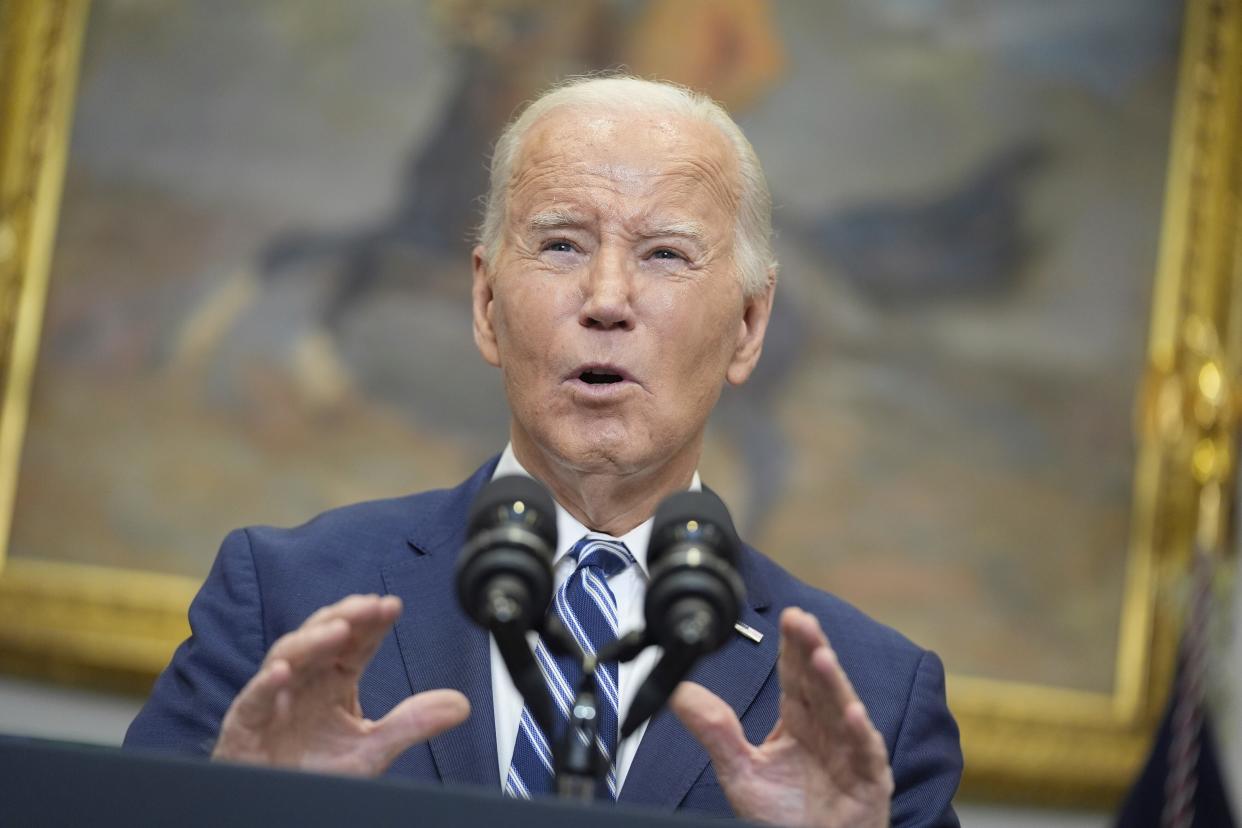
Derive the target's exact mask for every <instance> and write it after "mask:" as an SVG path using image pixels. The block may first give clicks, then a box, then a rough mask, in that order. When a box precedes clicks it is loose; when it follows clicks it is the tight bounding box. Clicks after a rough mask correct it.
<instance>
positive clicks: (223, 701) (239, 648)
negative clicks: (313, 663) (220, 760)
mask: <svg viewBox="0 0 1242 828" xmlns="http://www.w3.org/2000/svg"><path fill="white" fill-rule="evenodd" d="M262 613H263V610H262V601H261V597H260V590H259V580H258V574H257V571H256V569H255V565H254V557H253V553H252V550H251V546H250V536H249V534H248V533H247V532H246V531H245V530H237V531H235V532H233V533H231V534H230V535H229V536H228V537H227V538H225V540H224V543H223V544H222V545H221V547H220V552H219V554H218V555H217V556H216V560H215V563H214V564H213V565H212V568H211V572H210V574H208V576H207V580H206V582H205V583H204V584H203V587H202V589H200V590H199V592H198V595H196V596H195V598H194V601H193V603H191V604H190V637H189V638H188V639H186V640H185V641H184V642H183V643H182V644H181V646H180V647H178V648H177V651H176V653H174V654H173V658H172V661H171V662H170V663H169V665H168V667H166V668H165V669H164V672H163V673H162V674H161V675H160V677H159V679H157V680H156V682H155V687H154V689H153V690H152V691H151V696H150V698H149V699H147V703H146V704H145V705H144V706H143V708H142V710H141V711H139V713H138V717H137V718H136V719H134V721H133V723H132V724H131V725H130V726H129V731H128V732H127V733H126V734H125V746H126V747H137V748H147V749H152V750H161V751H167V752H174V753H181V754H190V755H203V756H206V755H208V754H210V753H211V750H212V747H213V746H214V744H215V739H216V736H217V734H218V733H219V730H220V722H221V720H222V719H223V718H224V714H225V712H226V711H227V710H228V708H229V705H230V704H232V702H233V698H234V697H235V696H236V695H237V693H238V692H239V691H240V690H241V688H242V687H243V686H245V684H246V682H248V681H249V680H250V678H251V677H252V676H253V675H254V674H255V673H256V672H258V669H259V665H260V663H262V661H263V654H264V653H265V652H266V650H267V642H266V641H265V636H264V632H263V615H262Z"/></svg>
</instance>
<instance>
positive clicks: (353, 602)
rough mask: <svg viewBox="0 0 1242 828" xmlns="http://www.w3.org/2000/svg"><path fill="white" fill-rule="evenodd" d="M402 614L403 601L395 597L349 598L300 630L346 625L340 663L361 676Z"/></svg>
mask: <svg viewBox="0 0 1242 828" xmlns="http://www.w3.org/2000/svg"><path fill="white" fill-rule="evenodd" d="M400 614H401V599H400V598H398V597H396V596H395V595H385V596H383V597H381V596H379V595H350V596H348V597H346V598H343V599H341V600H340V601H337V602H336V603H335V604H331V605H329V606H326V607H322V608H320V609H318V610H316V611H315V612H314V613H313V614H312V615H311V616H310V617H309V618H307V619H306V621H305V622H304V623H303V624H302V627H301V629H306V628H310V627H315V626H319V625H325V624H330V623H332V622H333V621H337V620H344V621H347V622H348V623H349V638H348V640H347V641H346V642H345V645H344V647H343V648H342V649H341V651H340V653H339V654H338V659H339V661H338V663H339V664H340V666H341V667H342V668H343V669H344V670H346V671H347V672H349V673H359V674H360V673H361V672H362V670H363V669H364V668H365V667H366V666H367V664H369V663H370V662H371V659H372V658H373V657H374V656H375V652H376V651H377V650H378V649H379V646H380V644H381V643H382V642H383V640H384V636H385V635H387V634H388V630H389V629H391V628H392V625H393V622H394V621H396V620H397V617H398V616H399V615H400Z"/></svg>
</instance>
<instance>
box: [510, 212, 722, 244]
mask: <svg viewBox="0 0 1242 828" xmlns="http://www.w3.org/2000/svg"><path fill="white" fill-rule="evenodd" d="M589 223H590V221H589V220H588V219H586V218H584V217H582V216H581V215H578V214H576V213H573V212H570V211H568V210H544V211H543V212H540V213H536V214H535V215H533V216H531V217H530V220H529V221H527V222H526V226H527V227H528V228H529V229H530V230H532V231H535V232H538V231H541V230H565V229H569V228H575V227H583V226H585V225H587V224H589ZM637 235H638V237H639V238H641V239H664V238H670V237H672V238H681V239H686V240H688V241H692V242H697V243H699V244H702V243H703V242H704V240H706V238H707V231H706V230H705V229H704V228H703V225H701V224H699V223H698V222H695V221H672V222H668V223H666V224H664V223H655V224H652V225H650V226H648V227H647V228H645V229H643V230H640V231H639V232H638V233H637Z"/></svg>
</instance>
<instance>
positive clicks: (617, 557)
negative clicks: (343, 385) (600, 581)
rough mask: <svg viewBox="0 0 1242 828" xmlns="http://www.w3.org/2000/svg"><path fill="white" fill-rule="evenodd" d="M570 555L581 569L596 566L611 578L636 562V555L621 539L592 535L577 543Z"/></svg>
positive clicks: (605, 575) (606, 576)
mask: <svg viewBox="0 0 1242 828" xmlns="http://www.w3.org/2000/svg"><path fill="white" fill-rule="evenodd" d="M569 556H570V557H571V558H573V559H574V562H575V563H577V564H578V569H579V570H581V569H585V568H587V567H594V568H596V569H599V570H600V571H602V572H603V573H604V577H605V578H611V577H612V576H613V575H616V574H617V573H618V572H620V571H621V570H623V569H625V568H626V567H627V566H629V565H630V564H632V563H634V556H633V555H631V554H630V550H629V549H627V548H626V546H625V544H624V543H622V542H621V541H619V540H615V539H613V538H598V537H591V536H590V535H587V536H586V537H585V538H583V539H582V540H580V541H578V542H577V543H575V544H574V548H573V549H571V550H569Z"/></svg>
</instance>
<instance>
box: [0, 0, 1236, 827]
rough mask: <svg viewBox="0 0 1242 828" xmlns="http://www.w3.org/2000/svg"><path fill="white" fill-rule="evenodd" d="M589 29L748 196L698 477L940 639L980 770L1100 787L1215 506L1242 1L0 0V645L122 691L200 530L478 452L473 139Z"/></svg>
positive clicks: (360, 494)
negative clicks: (732, 368) (725, 117)
mask: <svg viewBox="0 0 1242 828" xmlns="http://www.w3.org/2000/svg"><path fill="white" fill-rule="evenodd" d="M566 44H572V45H566ZM616 67H624V68H626V69H627V70H628V71H631V72H634V73H635V74H639V75H644V76H652V77H661V78H667V79H671V80H674V81H678V82H682V83H686V84H689V85H691V86H694V87H696V88H700V89H703V90H704V91H707V92H709V93H711V94H712V95H713V96H715V97H717V98H718V99H720V100H721V101H723V102H724V103H725V104H726V105H727V106H728V107H729V108H730V110H731V111H732V112H734V113H735V114H736V115H737V117H738V119H739V122H740V123H741V124H742V126H743V128H744V130H745V131H746V133H747V135H748V136H749V137H750V138H751V140H752V142H753V143H754V145H755V147H756V150H757V152H758V154H759V156H760V158H761V159H762V160H763V162H764V164H765V166H766V169H767V173H768V176H769V179H770V182H771V185H772V189H773V194H774V198H775V202H776V216H775V223H776V228H777V231H778V239H777V253H778V256H779V258H780V259H781V263H782V269H781V277H780V286H779V289H778V292H777V305H776V308H775V310H774V322H773V325H772V328H771V331H770V334H769V337H768V340H767V342H766V346H765V353H764V357H763V360H762V361H761V363H760V367H759V370H758V371H757V373H756V376H755V377H754V378H753V380H752V381H751V382H750V383H748V384H747V385H746V386H744V387H742V388H740V389H736V390H730V391H729V392H728V393H726V395H725V396H724V398H723V399H722V401H721V403H720V405H719V406H718V408H717V410H716V412H715V414H714V415H713V421H712V424H711V427H710V429H709V433H708V438H707V450H706V452H705V457H704V460H703V465H702V469H701V471H702V474H703V477H704V479H705V480H706V481H708V482H709V483H711V485H712V486H713V487H714V488H715V489H716V490H717V491H719V492H721V493H722V495H724V497H725V499H726V501H727V502H728V503H729V504H730V507H731V508H732V509H733V513H734V515H735V518H736V519H737V521H738V523H739V526H740V528H741V529H742V530H743V533H744V535H746V537H747V538H748V539H750V540H751V541H753V542H754V543H755V545H756V546H758V547H759V548H761V549H764V550H765V551H767V552H769V554H771V555H772V556H773V557H774V558H775V559H776V560H777V561H779V562H780V563H781V564H782V565H784V566H786V567H787V568H789V569H791V570H792V571H793V572H795V573H796V574H797V575H799V576H800V577H802V578H804V579H805V580H807V581H809V582H811V583H813V584H815V585H816V586H819V587H822V588H824V589H827V590H830V591H832V592H835V593H837V594H839V595H841V596H842V597H844V598H846V599H847V600H849V601H851V602H853V603H855V604H857V605H859V606H860V607H862V608H863V609H864V610H866V611H867V612H869V613H871V614H872V615H874V616H876V617H878V618H879V619H881V620H883V621H885V622H887V623H890V624H892V625H894V626H896V627H898V628H899V629H901V630H902V631H903V632H905V633H907V634H908V635H910V636H911V637H912V638H914V639H915V640H917V641H919V642H920V643H921V644H924V645H926V646H929V647H931V648H933V649H935V650H936V651H937V652H938V653H939V654H940V655H941V656H942V658H943V659H944V661H945V663H946V666H947V668H948V670H949V683H948V691H949V701H950V705H951V707H952V708H953V710H954V712H955V714H956V716H957V718H958V721H959V723H960V725H961V727H962V739H963V745H964V748H965V751H966V759H967V769H966V777H965V780H964V791H965V795H967V796H975V797H985V798H1004V799H1011V800H1012V799H1021V800H1028V801H1038V802H1043V803H1067V804H1068V803H1079V804H1083V803H1096V804H1104V803H1107V802H1110V801H1112V800H1113V799H1115V797H1116V796H1117V795H1118V794H1119V792H1120V791H1121V790H1122V788H1123V786H1124V785H1125V783H1126V781H1127V780H1128V779H1129V778H1130V777H1131V776H1132V774H1133V772H1134V771H1135V769H1136V768H1137V766H1138V763H1139V762H1140V760H1141V758H1142V756H1143V754H1144V752H1145V750H1146V745H1147V741H1148V739H1149V736H1150V733H1151V730H1152V728H1153V726H1154V723H1155V721H1156V720H1157V718H1158V715H1159V713H1160V711H1161V710H1162V706H1163V703H1164V700H1165V697H1166V694H1167V689H1168V686H1169V683H1170V680H1171V675H1172V666H1173V663H1174V657H1175V652H1176V641H1177V637H1178V627H1179V621H1178V619H1179V618H1180V606H1181V602H1182V601H1183V600H1184V599H1183V596H1184V594H1185V588H1184V587H1185V584H1184V582H1185V572H1186V561H1187V560H1188V559H1189V553H1190V551H1191V549H1192V546H1193V545H1194V544H1195V543H1198V545H1199V548H1201V549H1205V550H1208V551H1211V550H1218V549H1223V548H1224V547H1225V544H1226V542H1227V540H1228V537H1227V531H1226V527H1228V526H1229V525H1230V523H1229V515H1228V512H1229V509H1228V504H1230V503H1232V502H1233V501H1232V498H1233V494H1234V481H1235V468H1236V463H1235V447H1234V444H1233V439H1234V437H1233V434H1234V430H1235V429H1236V423H1237V420H1236V412H1237V408H1238V404H1239V392H1238V364H1239V358H1242V319H1240V318H1239V316H1240V315H1242V298H1240V290H1242V288H1240V284H1239V280H1240V279H1242V241H1240V239H1242V233H1240V232H1239V228H1240V227H1242V209H1240V207H1239V203H1238V193H1239V192H1240V191H1242V161H1240V160H1239V159H1240V157H1242V138H1240V137H1239V130H1242V116H1240V115H1239V113H1240V112H1242V0H1191V2H1189V3H1187V4H1186V6H1185V8H1184V9H1183V8H1181V7H1179V6H1178V5H1177V4H1160V3H1152V4H1145V5H1144V6H1142V7H1141V8H1138V7H1135V6H1134V4H1132V3H1130V2H1121V0H1089V2H1082V0H1074V1H1073V2H1070V1H1069V0H1064V2H1049V3H1041V4H1031V3H1025V2H1019V0H1014V2H1000V3H994V4H988V6H987V7H986V8H983V7H978V6H977V5H976V4H955V3H951V2H944V1H943V0H923V1H922V2H912V1H909V0H886V2H875V1H874V0H865V2H864V0H836V1H835V2H832V3H818V2H815V3H812V2H805V3H800V2H787V3H774V2H765V1H764V0H715V1H714V2H708V1H707V0H643V1H642V2H624V3H621V2H614V0H590V1H589V2H588V1H585V0H584V1H583V2H536V0H480V1H479V2H469V3H464V2H457V0H426V2H424V3H408V2H392V1H391V0H368V1H367V2H360V3H355V4H350V5H349V6H348V7H346V6H344V5H342V4H339V3H332V2H304V0H297V1H296V2H295V0H267V2H263V3H253V4H230V5H228V6H224V7H222V6H220V5H219V4H213V3H207V2H185V1H184V0H178V1H177V2H173V1H172V0H141V2H134V1H133V0H128V1H127V2H122V0H97V2H95V3H94V4H91V5H89V6H88V4H87V3H86V2H84V0H50V1H49V2H41V1H40V0H0V71H2V72H3V74H2V75H0V372H2V373H0V380H2V382H3V385H2V386H0V388H2V392H0V393H2V394H3V397H2V401H0V537H2V538H4V540H5V545H4V548H3V550H2V551H3V554H4V558H3V559H4V568H3V571H2V574H0V669H4V670H7V671H11V672H20V673H25V674H32V675H42V676H50V677H54V678H60V679H64V680H67V681H76V682H88V683H93V684H96V685H104V686H111V687H123V688H128V689H132V690H135V691H140V690H142V689H145V688H146V687H148V686H149V684H150V682H151V680H152V679H153V677H154V676H155V675H156V673H157V672H158V671H159V670H160V669H161V668H162V667H163V665H164V664H165V663H166V661H167V659H168V657H169V655H170V653H171V651H172V648H173V647H174V646H175V645H176V643H177V642H179V641H180V640H181V639H182V638H183V637H184V636H185V635H186V633H187V626H186V621H185V610H186V606H187V604H188V602H189V600H190V599H191V597H192V596H193V594H194V591H195V590H196V588H197V586H198V584H199V582H200V581H201V579H202V577H203V575H204V574H205V572H206V570H207V567H208V566H209V565H210V562H211V560H212V555H213V552H214V549H215V546H216V544H217V543H219V541H220V539H221V538H223V537H224V535H225V534H226V533H227V531H228V530H229V529H231V528H233V527H235V526H238V525H245V524H254V523H263V524H277V525H292V524H297V523H300V522H302V521H304V520H306V519H308V518H310V517H311V516H313V515H314V514H316V513H318V512H320V511H322V510H324V509H327V508H330V507H333V506H337V505H341V504H344V503H347V502H351V501H357V500H364V499H368V498H373V497H384V496H391V495H394V494H401V493H407V492H412V491H417V490H421V489H426V488H432V487H439V486H444V485H450V484H453V483H455V482H456V481H458V480H460V479H462V478H463V477H465V476H466V475H467V474H468V473H469V472H470V471H471V470H473V469H474V468H475V467H477V465H478V464H479V463H481V462H483V461H484V460H486V459H487V457H489V456H490V455H492V454H494V453H495V452H497V451H498V450H499V449H500V448H501V447H502V446H503V445H504V441H505V433H506V432H505V430H506V424H507V414H506V410H505V405H504V400H503V396H502V394H501V389H500V383H499V382H498V377H496V376H495V375H493V374H492V373H491V371H490V370H489V369H488V368H487V367H486V366H485V364H484V363H483V362H482V360H480V359H478V358H477V356H476V355H475V354H474V352H473V345H472V343H471V339H470V324H469V302H468V298H469V268H468V253H469V246H470V243H469V241H468V240H469V238H470V236H471V233H472V228H473V226H474V224H475V223H476V222H477V220H478V214H477V209H478V202H477V198H478V196H479V194H480V193H482V192H483V190H484V188H485V183H486V179H485V176H486V170H485V159H486V155H487V152H488V148H489V146H490V143H491V142H492V140H494V138H495V136H496V134H497V133H498V131H499V130H500V128H501V126H502V125H503V124H504V123H505V121H506V120H507V119H508V118H509V117H510V116H511V114H512V113H513V112H514V110H515V109H516V107H518V106H519V105H520V103H521V102H522V101H524V100H527V99H529V98H530V97H531V96H532V95H533V94H535V93H536V92H537V91H538V90H539V89H540V88H541V87H543V86H545V85H547V84H548V83H550V82H552V81H554V80H556V79H557V78H559V77H563V76H564V75H566V74H570V73H577V72H585V71H594V70H599V69H609V68H616Z"/></svg>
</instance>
